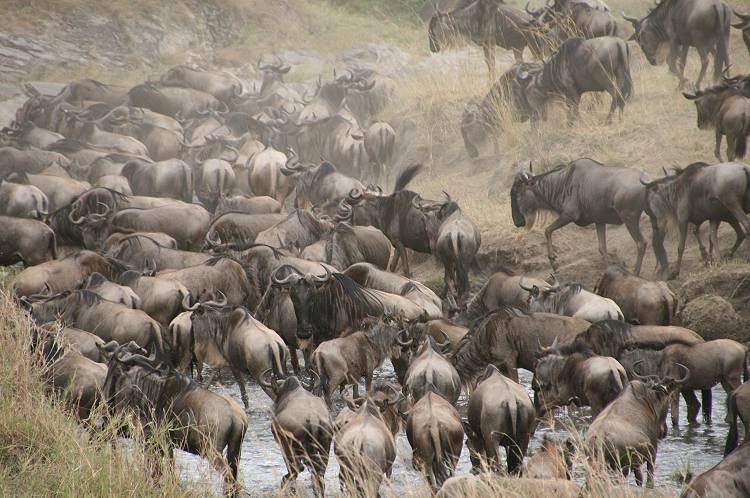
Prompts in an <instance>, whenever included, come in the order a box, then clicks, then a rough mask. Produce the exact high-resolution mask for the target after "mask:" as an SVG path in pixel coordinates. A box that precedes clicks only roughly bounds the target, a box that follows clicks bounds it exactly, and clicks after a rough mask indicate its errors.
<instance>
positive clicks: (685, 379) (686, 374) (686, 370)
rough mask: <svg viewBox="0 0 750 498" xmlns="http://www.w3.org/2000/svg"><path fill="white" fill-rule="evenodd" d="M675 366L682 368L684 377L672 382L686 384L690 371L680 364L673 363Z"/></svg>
mask: <svg viewBox="0 0 750 498" xmlns="http://www.w3.org/2000/svg"><path fill="white" fill-rule="evenodd" d="M675 365H677V366H678V367H680V368H682V370H683V371H684V372H685V375H683V376H682V378H680V379H674V382H675V383H676V384H684V383H685V382H687V380H688V378H689V377H690V369H689V368H688V367H686V366H685V365H683V364H682V363H677V362H675Z"/></svg>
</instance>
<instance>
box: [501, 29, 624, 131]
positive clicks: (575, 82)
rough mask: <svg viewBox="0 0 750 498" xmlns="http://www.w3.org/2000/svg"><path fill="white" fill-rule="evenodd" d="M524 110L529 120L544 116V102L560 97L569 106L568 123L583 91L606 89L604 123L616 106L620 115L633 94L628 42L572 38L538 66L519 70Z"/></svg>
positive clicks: (609, 120)
mask: <svg viewBox="0 0 750 498" xmlns="http://www.w3.org/2000/svg"><path fill="white" fill-rule="evenodd" d="M516 80H517V81H518V83H519V89H520V92H521V95H522V96H523V99H521V102H523V104H524V107H525V112H526V113H528V114H530V115H531V117H532V122H533V121H535V120H538V119H540V118H542V119H546V115H547V110H546V107H547V104H548V103H549V102H550V101H553V100H555V99H561V100H563V101H564V102H565V104H566V105H567V107H568V123H572V122H573V120H574V118H576V117H577V116H578V106H579V104H580V102H581V96H582V95H583V94H584V93H586V92H607V93H609V95H610V96H611V97H612V105H610V107H609V114H607V123H610V122H611V121H612V116H613V115H614V113H615V109H619V110H620V114H621V115H622V113H623V111H624V110H625V102H626V101H627V100H628V99H629V98H630V96H631V95H632V93H633V78H632V77H631V76H630V50H629V49H628V45H627V43H625V42H624V41H623V40H621V39H619V38H614V37H611V36H607V37H602V38H594V39H591V40H584V39H583V38H571V39H569V40H566V41H565V42H563V44H562V45H561V46H560V48H559V50H558V51H557V52H556V53H555V54H553V55H552V56H551V57H550V58H549V60H547V61H545V62H544V64H543V65H542V67H541V69H532V70H531V71H519V72H518V73H517V75H516Z"/></svg>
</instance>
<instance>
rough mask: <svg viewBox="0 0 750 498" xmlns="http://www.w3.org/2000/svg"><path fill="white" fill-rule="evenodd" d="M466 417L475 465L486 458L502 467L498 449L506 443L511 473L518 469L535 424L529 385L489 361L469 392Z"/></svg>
mask: <svg viewBox="0 0 750 498" xmlns="http://www.w3.org/2000/svg"><path fill="white" fill-rule="evenodd" d="M467 418H468V423H467V424H465V425H466V435H467V437H468V439H467V443H466V444H467V446H468V448H469V451H470V452H471V453H470V456H471V464H472V467H473V468H474V469H476V470H479V469H480V468H481V464H482V462H481V459H484V461H485V463H486V465H487V466H488V467H489V468H490V469H491V470H493V471H495V472H497V471H499V470H500V455H499V454H498V453H499V447H500V446H503V447H505V452H506V454H507V462H508V473H510V474H515V473H517V472H519V471H520V470H521V465H522V464H523V457H524V455H525V454H526V449H527V448H528V446H529V440H530V439H531V436H532V435H533V434H534V430H535V428H536V413H535V411H534V404H533V403H532V402H531V399H529V395H528V393H527V392H526V389H525V388H524V387H523V386H522V385H520V384H518V383H517V382H514V381H513V380H511V379H509V378H508V377H506V376H504V375H503V374H501V373H500V371H499V370H498V369H497V368H496V367H495V366H494V365H489V366H487V368H486V370H485V372H484V374H483V375H482V376H481V377H480V379H479V384H478V385H477V388H476V389H475V390H474V392H472V393H471V396H469V405H468V410H467Z"/></svg>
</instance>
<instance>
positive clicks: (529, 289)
mask: <svg viewBox="0 0 750 498" xmlns="http://www.w3.org/2000/svg"><path fill="white" fill-rule="evenodd" d="M525 282H526V277H521V280H519V281H518V286H519V287H520V288H522V289H523V290H525V291H526V292H533V291H534V286H531V287H529V286H528V285H526V284H525Z"/></svg>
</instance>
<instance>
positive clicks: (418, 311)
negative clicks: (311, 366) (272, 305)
mask: <svg viewBox="0 0 750 498" xmlns="http://www.w3.org/2000/svg"><path fill="white" fill-rule="evenodd" d="M271 281H272V282H273V285H274V286H277V287H279V288H288V289H289V296H290V298H291V300H292V304H293V305H294V314H295V315H296V317H297V340H298V343H299V345H300V349H305V348H306V346H307V345H308V344H309V343H312V346H313V347H317V345H318V344H320V343H321V342H322V341H325V340H328V339H332V338H334V337H338V336H339V334H341V332H343V331H344V330H346V329H347V328H348V327H349V326H350V325H351V324H352V323H356V322H357V321H358V320H361V319H363V318H365V317H367V316H373V317H379V316H382V315H384V314H390V315H392V316H399V315H401V316H402V317H403V318H404V319H406V320H419V319H422V318H424V317H425V316H426V313H425V311H424V309H423V308H422V307H421V306H418V305H417V304H415V303H414V302H413V301H410V300H409V299H407V298H405V297H402V296H399V295H396V294H389V293H387V292H382V291H377V290H374V289H366V288H364V287H362V286H360V285H359V284H357V283H356V282H354V281H353V280H352V279H350V278H349V277H347V276H346V275H343V274H341V273H332V272H331V270H329V269H328V267H325V275H322V276H318V275H313V274H311V273H306V274H301V273H300V272H299V271H298V270H297V269H296V268H295V267H293V266H290V265H282V266H279V267H278V268H277V269H276V270H274V272H273V274H272V275H271Z"/></svg>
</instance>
